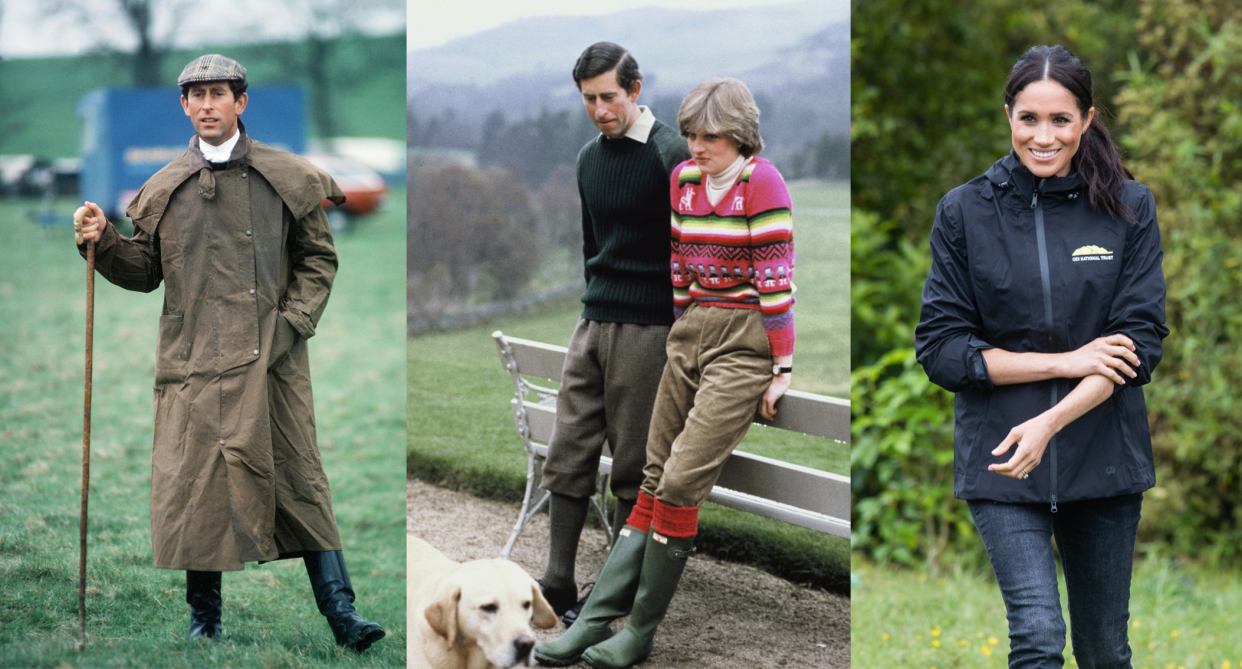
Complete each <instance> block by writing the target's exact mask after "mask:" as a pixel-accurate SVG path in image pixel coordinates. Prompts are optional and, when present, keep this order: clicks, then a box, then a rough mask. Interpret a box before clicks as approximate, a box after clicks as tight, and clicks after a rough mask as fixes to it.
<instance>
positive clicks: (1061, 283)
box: [915, 153, 1169, 509]
mask: <svg viewBox="0 0 1242 669" xmlns="http://www.w3.org/2000/svg"><path fill="white" fill-rule="evenodd" d="M1121 200H1122V202H1123V203H1124V204H1125V205H1126V206H1127V207H1128V208H1129V210H1130V212H1131V213H1132V214H1133V217H1134V219H1135V220H1134V221H1133V222H1132V221H1127V220H1124V219H1122V218H1115V217H1113V216H1110V215H1108V214H1107V213H1105V212H1102V211H1100V210H1097V209H1095V208H1093V207H1092V206H1091V205H1090V203H1089V202H1088V197H1087V194H1086V191H1085V187H1084V184H1083V181H1082V178H1081V176H1080V175H1079V174H1078V173H1077V172H1074V173H1071V174H1070V175H1069V176H1066V177H1051V178H1048V179H1038V178H1036V177H1035V176H1034V175H1033V174H1031V172H1030V171H1029V170H1028V169H1027V168H1026V167H1024V166H1023V165H1022V163H1021V162H1020V161H1019V160H1018V158H1017V157H1016V156H1015V155H1013V154H1012V153H1011V154H1010V155H1008V156H1006V157H1004V158H1002V159H1000V160H998V161H996V164H994V165H993V166H992V168H991V169H989V170H988V171H987V173H986V174H984V175H983V176H980V177H977V178H975V179H972V180H971V181H970V182H969V183H966V184H964V185H962V186H959V187H958V188H955V189H953V191H951V192H950V193H949V194H948V195H946V196H944V198H943V199H942V200H941V201H940V206H939V207H938V208H937V211H936V223H935V225H934V226H933V227H932V234H931V251H932V269H931V273H930V275H929V276H928V278H927V282H926V283H925V284H924V286H923V308H922V312H921V314H920V316H919V325H918V328H917V330H916V331H915V339H916V341H915V347H916V350H917V352H918V360H919V362H920V363H922V365H923V367H924V368H925V369H926V370H927V375H928V377H929V378H930V379H931V380H932V381H933V382H934V383H936V384H937V385H940V386H942V387H944V388H945V389H947V390H950V391H953V392H954V393H956V395H955V398H954V407H955V421H954V430H953V443H954V457H953V468H954V486H953V488H954V493H955V494H956V496H957V497H958V498H959V499H984V500H993V501H998V502H1047V503H1051V504H1052V507H1053V509H1055V508H1056V503H1057V501H1058V500H1059V501H1062V502H1069V501H1075V500H1082V499H1096V498H1103V497H1112V496H1115V495H1123V494H1128V493H1134V492H1140V491H1143V490H1147V489H1148V488H1150V487H1152V486H1153V485H1155V480H1156V478H1155V468H1154V465H1153V462H1152V451H1151V435H1150V433H1149V430H1148V425H1147V408H1146V403H1145V402H1144V400H1143V389H1142V387H1141V386H1143V385H1144V384H1146V383H1148V382H1149V381H1151V374H1152V370H1154V369H1155V367H1156V365H1157V364H1158V363H1159V362H1160V357H1161V353H1162V345H1161V340H1162V339H1164V337H1166V336H1167V335H1168V334H1169V329H1168V328H1167V327H1165V324H1164V274H1163V273H1162V271H1161V269H1160V262H1161V259H1162V258H1163V256H1164V254H1163V251H1162V250H1161V246H1160V229H1159V228H1158V227H1157V225H1156V206H1155V200H1154V198H1153V197H1152V194H1151V191H1150V190H1148V189H1147V187H1146V186H1144V185H1143V184H1141V183H1138V182H1136V181H1125V182H1124V184H1123V185H1122V189H1121ZM1114 333H1121V334H1124V335H1126V336H1127V337H1129V338H1130V339H1131V340H1133V342H1134V345H1135V352H1136V353H1137V355H1138V358H1139V360H1140V362H1141V364H1140V366H1139V367H1137V368H1136V369H1135V371H1136V372H1137V373H1138V377H1137V378H1134V379H1130V378H1128V377H1127V378H1126V383H1125V385H1122V386H1117V387H1116V388H1114V389H1113V393H1112V395H1111V396H1110V397H1109V398H1108V399H1106V400H1104V402H1103V403H1101V404H1100V405H1099V406H1096V407H1095V408H1094V409H1092V410H1090V411H1088V412H1087V413H1086V414H1084V415H1083V416H1081V417H1080V418H1078V420H1075V421H1074V422H1073V423H1070V424H1069V425H1068V426H1066V427H1065V429H1064V430H1062V431H1061V432H1060V433H1059V434H1057V435H1056V436H1054V437H1053V438H1052V440H1051V441H1050V442H1049V444H1048V447H1047V450H1045V452H1044V457H1043V461H1042V462H1041V463H1040V465H1039V466H1038V467H1036V468H1034V469H1033V470H1031V473H1030V478H1029V479H1025V480H1016V479H1012V478H1007V477H1004V476H1001V475H999V474H996V473H995V472H990V471H988V465H989V464H992V463H1003V462H1006V461H1008V460H1009V459H1010V458H1011V457H1013V450H1012V449H1010V451H1009V452H1007V453H1004V454H1003V455H1000V456H994V455H992V453H991V451H992V449H994V448H996V446H997V445H999V444H1000V442H1001V441H1002V440H1004V438H1005V436H1006V435H1008V434H1009V430H1010V429H1012V428H1013V427H1015V426H1017V425H1019V424H1020V423H1023V422H1025V421H1027V420H1030V419H1031V418H1034V417H1035V416H1037V415H1039V414H1040V413H1043V412H1044V411H1047V410H1048V409H1049V408H1050V407H1052V406H1053V405H1055V404H1056V403H1057V402H1058V401H1059V400H1060V399H1063V398H1064V397H1065V396H1066V395H1068V394H1069V393H1070V391H1072V390H1073V389H1074V387H1076V386H1077V385H1078V382H1079V380H1080V379H1050V380H1046V381H1038V382H1034V383H1018V384H1013V385H1005V386H994V385H993V384H992V381H991V378H990V377H989V375H988V370H987V364H986V362H985V361H984V358H983V354H982V352H983V350H985V349H988V348H994V347H995V348H1000V349H1003V350H1006V351H1011V352H1015V353H1027V352H1036V353H1061V352H1066V351H1073V350H1076V349H1078V348H1080V347H1082V346H1083V345H1085V344H1087V343H1089V342H1091V341H1092V340H1094V339H1096V338H1098V337H1102V336H1106V335H1110V334H1114Z"/></svg>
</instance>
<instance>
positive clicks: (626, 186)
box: [578, 121, 690, 325]
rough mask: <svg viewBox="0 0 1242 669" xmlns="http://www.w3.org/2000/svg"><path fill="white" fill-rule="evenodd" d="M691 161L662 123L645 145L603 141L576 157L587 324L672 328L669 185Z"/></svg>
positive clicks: (593, 142)
mask: <svg viewBox="0 0 1242 669" xmlns="http://www.w3.org/2000/svg"><path fill="white" fill-rule="evenodd" d="M689 158H690V152H689V150H688V149H687V148H686V140H684V139H682V138H681V136H680V135H679V134H678V132H677V131H676V130H675V129H673V128H670V127H668V126H666V125H664V124H663V123H660V122H659V121H656V122H655V125H654V126H653V127H652V128H651V134H650V135H648V137H647V143H646V144H644V143H642V142H639V141H636V140H633V139H630V138H628V137H621V138H619V139H609V138H607V137H604V136H603V135H600V136H599V137H596V138H595V139H593V140H591V141H590V142H587V145H586V146H584V147H582V151H581V152H579V153H578V194H579V196H581V198H582V238H583V243H582V253H583V255H584V256H585V259H586V281H587V288H586V292H585V293H583V294H582V302H583V303H584V304H585V305H586V307H585V308H584V309H583V310H582V317H583V318H587V319H590V320H594V321H606V322H611V323H641V324H644V325H672V323H673V284H672V279H671V272H670V269H669V252H670V251H669V249H670V246H669V245H670V239H671V233H670V228H669V225H670V224H669V211H670V208H669V192H670V190H671V189H670V188H669V178H670V176H671V175H672V173H673V168H675V167H676V166H677V165H678V164H679V163H681V162H682V161H685V160H689Z"/></svg>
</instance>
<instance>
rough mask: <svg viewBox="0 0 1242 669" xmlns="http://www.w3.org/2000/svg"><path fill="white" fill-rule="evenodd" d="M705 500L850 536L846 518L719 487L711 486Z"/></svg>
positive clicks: (835, 534)
mask: <svg viewBox="0 0 1242 669" xmlns="http://www.w3.org/2000/svg"><path fill="white" fill-rule="evenodd" d="M707 501H709V502H711V503H713V504H719V505H720V506H727V507H729V508H731V509H737V510H739V511H745V512H747V513H750V514H753V515H756V516H763V517H764V518H772V519H774V520H779V521H781V522H785V523H789V524H790V525H797V526H799V527H806V528H809V529H812V530H816V531H818V532H825V533H827V534H831V535H833V536H838V537H847V538H848V537H849V536H850V521H848V520H841V519H840V518H833V517H831V516H825V515H823V514H818V513H812V512H810V511H806V510H803V509H799V508H796V507H792V506H788V505H785V504H777V503H774V502H771V501H769V500H766V499H763V498H761V497H754V496H752V495H747V494H745V493H740V492H736V491H733V490H728V489H725V488H721V487H716V488H713V489H712V494H711V495H710V496H709V497H708V498H707ZM847 518H848V516H847Z"/></svg>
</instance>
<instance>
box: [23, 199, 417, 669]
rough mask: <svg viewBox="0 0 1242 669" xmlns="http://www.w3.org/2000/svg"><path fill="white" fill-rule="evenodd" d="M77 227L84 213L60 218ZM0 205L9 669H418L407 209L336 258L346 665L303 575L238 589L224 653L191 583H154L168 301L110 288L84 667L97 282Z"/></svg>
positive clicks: (289, 571) (332, 382)
mask: <svg viewBox="0 0 1242 669" xmlns="http://www.w3.org/2000/svg"><path fill="white" fill-rule="evenodd" d="M58 204H59V208H60V209H62V210H63V212H64V216H65V217H66V219H67V218H68V217H69V215H70V213H71V212H72V211H73V209H74V207H75V206H76V203H74V202H61V203H58ZM33 206H34V203H32V202H29V201H25V202H0V244H3V246H4V248H5V250H6V254H7V257H6V259H5V261H4V263H3V265H2V266H0V582H2V583H3V584H4V588H3V589H0V666H12V667H69V666H75V667H76V666H89V667H316V666H340V667H347V666H357V667H362V666H366V667H381V666H384V667H397V666H404V664H405V659H404V648H405V611H404V605H405V593H404V581H405V563H404V555H405V548H404V543H403V538H402V535H403V534H404V528H405V521H404V517H405V506H404V490H405V487H404V480H403V478H402V476H401V463H402V449H401V444H402V443H403V442H404V441H405V411H404V405H403V402H402V399H403V397H404V395H403V391H404V388H405V365H404V362H405V348H404V331H405V330H404V320H405V319H404V306H403V305H404V303H405V295H404V281H403V276H404V266H405V263H404V259H405V243H404V241H405V221H404V211H405V202H404V194H403V193H397V197H396V198H395V201H393V202H392V203H391V204H390V205H389V206H388V207H387V209H386V210H385V211H383V212H381V213H380V214H379V215H377V216H376V217H373V218H371V219H368V220H365V221H363V222H362V223H361V225H360V226H359V227H358V228H357V230H356V232H355V233H354V234H353V235H351V236H348V237H343V238H341V239H338V240H337V250H338V252H339V254H340V272H339V274H338V275H337V280H336V285H335V288H334V290H333V293H332V299H331V302H330V304H329V306H328V310H327V313H326V314H325V316H324V318H323V320H322V322H321V323H320V326H319V329H318V334H317V335H316V337H315V338H314V339H313V340H312V341H311V344H310V352H311V366H312V368H313V370H314V379H315V400H316V402H315V403H316V414H317V424H318V434H319V446H320V450H321V452H322V457H323V462H324V468H325V470H326V471H327V474H328V479H329V481H330V482H331V485H332V491H333V496H332V497H333V507H334V510H335V512H336V517H337V522H338V524H339V526H340V529H341V537H342V540H343V541H344V549H345V558H346V561H347V563H348V565H349V568H350V575H351V577H352V580H353V585H354V588H355V590H356V592H357V593H358V597H359V599H358V608H359V610H360V612H361V613H362V614H363V615H365V616H368V617H370V618H371V619H373V620H377V621H379V622H380V623H381V624H383V625H384V627H385V628H386V629H387V630H388V634H389V636H388V638H387V639H385V640H383V641H381V642H380V643H379V644H377V645H376V646H375V647H373V649H372V650H370V651H368V652H367V653H366V654H364V655H357V654H355V653H353V652H352V651H344V650H341V649H338V648H337V647H336V646H335V644H334V643H333V640H332V635H331V632H330V631H329V629H328V626H327V624H326V623H325V622H324V620H323V618H322V617H321V616H320V615H319V613H318V611H317V610H316V608H315V603H314V600H313V598H312V596H311V591H310V585H309V582H308V580H307V578H306V572H305V570H304V569H303V567H302V563H301V560H287V561H280V562H275V563H269V564H266V565H262V566H257V565H249V566H248V568H247V569H246V570H245V571H243V572H231V573H228V574H225V575H224V585H223V595H224V625H225V635H226V641H225V642H224V643H208V642H195V643H191V642H187V641H185V631H186V628H187V625H188V622H189V615H188V609H187V607H186V605H185V575H184V573H183V572H178V571H164V570H158V569H155V568H154V567H152V566H151V562H152V557H151V543H150V517H149V509H148V502H149V495H150V468H151V461H150V460H151V459H150V452H151V450H150V449H151V422H152V411H151V406H152V405H151V401H152V400H151V384H152V379H153V368H154V358H155V336H156V331H157V328H156V321H157V318H158V316H159V312H160V305H161V291H156V293H155V294H152V295H142V294H138V293H129V292H126V291H123V290H121V289H119V288H117V287H115V286H113V285H111V284H109V283H107V282H106V281H103V280H102V279H101V280H100V281H98V282H97V284H96V307H95V308H96V313H95V372H94V417H93V425H92V433H93V434H92V457H91V461H92V462H91V465H92V466H91V482H92V488H91V497H90V510H91V523H90V543H89V557H90V566H89V572H88V595H87V610H88V620H87V629H88V632H89V634H90V644H89V645H88V647H87V650H86V652H85V653H83V654H79V653H78V651H77V650H76V645H75V637H76V633H77V573H78V510H79V500H80V487H79V484H80V480H81V448H82V446H81V444H82V437H81V430H82V374H83V340H84V335H83V331H84V313H85V288H84V286H85V271H84V270H85V263H84V262H82V260H81V258H79V257H78V255H77V251H76V249H75V248H74V247H73V244H72V242H71V237H72V233H70V232H67V230H66V229H65V228H60V229H53V230H41V229H39V228H38V227H36V226H35V225H34V224H32V223H30V222H29V221H28V219H27V216H26V210H27V209H28V208H31V207H33Z"/></svg>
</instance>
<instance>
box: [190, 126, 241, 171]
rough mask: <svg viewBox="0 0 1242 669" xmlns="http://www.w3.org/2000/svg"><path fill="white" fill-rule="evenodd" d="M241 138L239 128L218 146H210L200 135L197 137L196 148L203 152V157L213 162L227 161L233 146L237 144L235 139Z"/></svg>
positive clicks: (231, 153)
mask: <svg viewBox="0 0 1242 669" xmlns="http://www.w3.org/2000/svg"><path fill="white" fill-rule="evenodd" d="M240 138H241V128H240V127H239V128H236V129H235V130H234V131H233V136H232V137H230V138H228V140H227V141H225V142H224V143H223V144H221V145H220V146H212V145H211V144H208V143H207V142H204V141H203V138H202V137H199V138H198V148H199V150H200V151H202V152H203V157H204V158H206V159H207V160H208V161H209V162H213V163H227V162H229V157H230V156H232V155H233V147H234V146H237V140H238V139H240Z"/></svg>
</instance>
